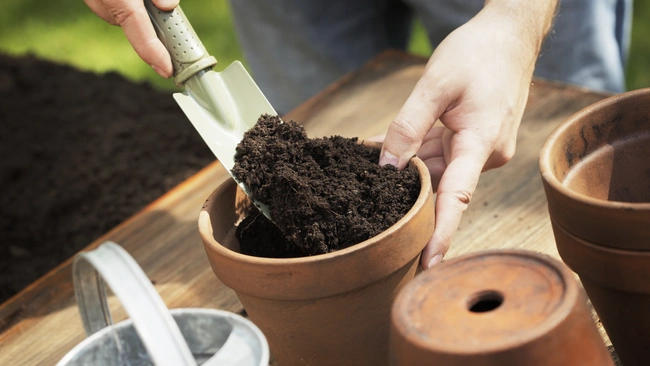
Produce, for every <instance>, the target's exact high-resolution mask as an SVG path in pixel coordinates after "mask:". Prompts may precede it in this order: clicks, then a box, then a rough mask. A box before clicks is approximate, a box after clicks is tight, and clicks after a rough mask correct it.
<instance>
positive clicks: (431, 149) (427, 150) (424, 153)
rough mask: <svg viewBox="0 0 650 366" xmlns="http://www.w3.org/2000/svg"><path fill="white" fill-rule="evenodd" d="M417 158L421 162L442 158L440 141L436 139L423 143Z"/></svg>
mask: <svg viewBox="0 0 650 366" xmlns="http://www.w3.org/2000/svg"><path fill="white" fill-rule="evenodd" d="M417 156H418V158H420V159H422V160H427V159H431V158H435V157H440V156H443V148H442V139H440V138H436V139H433V140H429V141H425V142H424V143H423V144H422V146H420V150H418V152H417Z"/></svg>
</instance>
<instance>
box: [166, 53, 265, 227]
mask: <svg viewBox="0 0 650 366" xmlns="http://www.w3.org/2000/svg"><path fill="white" fill-rule="evenodd" d="M174 99H175V100H176V102H177V103H178V105H179V106H180V107H181V109H182V110H183V112H184V113H185V115H186V116H187V118H188V119H189V120H190V122H192V124H193V125H194V128H196V130H197V131H198V132H199V134H200V135H201V137H202V138H203V141H205V143H206V144H207V145H208V147H209V148H210V150H212V152H213V153H214V155H215V156H216V157H217V159H219V161H220V162H221V163H222V164H223V166H224V167H225V168H226V169H227V170H228V172H229V173H231V175H232V172H231V171H232V168H233V166H234V165H235V160H234V157H235V151H236V148H237V144H239V142H240V141H241V140H242V139H243V137H244V133H245V132H246V131H248V130H249V129H250V128H251V127H253V126H254V125H255V123H256V122H257V119H258V118H259V117H260V116H261V115H262V114H270V115H276V114H277V113H276V112H275V110H274V109H273V107H272V106H271V103H269V101H268V100H267V99H266V97H265V96H264V94H263V93H262V91H261V90H260V88H259V87H258V86H257V84H255V81H253V78H252V77H251V76H250V74H249V73H248V71H246V69H245V68H244V66H243V65H242V64H241V62H239V61H235V62H233V63H232V64H230V66H228V67H227V68H226V69H225V70H224V71H221V72H215V71H212V70H208V71H201V72H199V73H197V74H195V75H194V76H192V77H191V78H190V79H188V80H187V82H186V83H185V91H184V92H183V93H175V94H174ZM235 180H237V179H235ZM237 183H239V185H240V186H241V187H242V188H243V189H244V191H245V192H246V194H247V195H248V196H250V190H249V189H248V187H247V186H246V185H244V184H242V183H241V182H239V181H237ZM254 203H255V205H256V206H258V208H260V210H262V213H264V215H265V216H267V217H269V218H270V214H269V212H268V207H266V206H265V205H263V204H261V203H259V202H254Z"/></svg>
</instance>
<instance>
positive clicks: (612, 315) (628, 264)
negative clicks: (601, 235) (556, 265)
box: [553, 222, 650, 366]
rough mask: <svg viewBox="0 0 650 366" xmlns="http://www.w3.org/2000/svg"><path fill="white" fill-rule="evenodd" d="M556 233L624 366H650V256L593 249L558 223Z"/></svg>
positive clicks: (566, 258)
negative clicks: (649, 348)
mask: <svg viewBox="0 0 650 366" xmlns="http://www.w3.org/2000/svg"><path fill="white" fill-rule="evenodd" d="M553 231H554V233H555V241H556V242H557V247H558V251H559V252H560V255H561V256H562V258H563V259H564V261H565V262H566V264H567V265H569V267H571V268H572V269H573V270H574V271H575V272H576V273H579V274H580V280H581V281H582V284H583V285H584V287H585V290H586V291H587V293H588V294H589V298H590V299H591V302H592V304H593V305H594V309H596V312H597V313H598V315H599V316H600V320H601V321H602V323H603V326H604V327H605V329H606V330H607V334H608V335H609V338H610V340H611V341H612V344H613V345H614V347H615V348H616V353H617V354H618V356H619V357H620V359H621V360H622V361H623V364H624V365H625V366H628V365H650V352H648V345H650V331H649V329H650V328H649V327H650V281H648V279H650V252H640V251H629V250H621V249H612V248H608V247H605V246H602V245H596V244H592V243H589V242H586V241H584V240H581V239H580V238H578V237H576V236H574V235H571V234H570V233H568V232H567V231H566V230H564V229H563V228H562V227H560V226H559V225H557V224H556V223H555V222H553Z"/></svg>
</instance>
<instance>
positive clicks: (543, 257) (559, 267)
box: [391, 249, 581, 356]
mask: <svg viewBox="0 0 650 366" xmlns="http://www.w3.org/2000/svg"><path fill="white" fill-rule="evenodd" d="M495 255H508V256H514V257H524V258H532V259H533V260H536V261H538V262H540V263H542V264H544V265H548V266H549V268H552V269H553V270H554V271H555V272H557V274H558V277H559V278H560V279H561V281H562V284H563V287H564V291H563V301H562V302H561V303H560V304H559V305H558V306H557V307H556V308H555V309H553V311H552V313H551V314H550V315H549V316H548V318H547V319H546V321H544V322H542V323H540V324H539V325H538V326H537V327H535V328H532V329H531V331H529V332H528V333H527V334H526V337H525V338H518V339H516V340H510V341H511V342H510V343H504V344H501V345H497V346H495V347H494V348H489V349H488V348H485V349H479V350H466V349H463V348H462V347H459V348H456V349H453V350H451V349H449V348H445V347H444V346H443V347H439V345H436V344H431V343H427V342H426V341H424V340H423V339H422V338H419V337H415V336H413V334H414V333H413V332H405V331H403V330H400V332H401V333H402V336H404V334H406V335H407V336H405V337H406V339H408V340H409V341H410V342H412V343H414V344H417V345H418V346H419V347H422V348H423V349H429V350H432V351H434V352H439V353H446V354H450V355H457V356H471V355H478V354H484V353H490V354H497V353H500V352H504V351H506V350H508V349H510V348H512V347H513V345H518V346H519V347H517V348H525V347H527V346H528V345H530V344H533V343H534V342H536V341H538V340H539V339H541V338H543V337H545V336H546V335H547V334H549V333H551V332H552V330H553V329H556V328H557V327H559V326H561V325H562V323H563V321H564V320H565V319H567V318H570V315H571V313H572V312H573V311H574V309H575V304H576V302H577V301H579V297H580V293H581V292H580V287H579V286H578V283H577V281H576V280H574V278H573V274H572V273H571V271H570V270H569V268H568V267H567V266H566V265H564V264H562V262H561V261H559V260H557V259H555V258H553V257H551V256H549V255H547V254H543V253H539V252H534V251H530V250H524V249H489V250H480V251H477V252H472V253H469V254H465V255H462V256H460V257H456V258H453V259H450V260H449V261H447V263H453V262H456V261H460V260H468V259H473V258H476V257H481V256H495ZM438 268H442V267H441V266H440V265H439V266H436V267H434V268H431V269H430V270H427V271H425V272H424V273H422V274H420V276H418V277H416V278H415V280H413V281H411V283H410V284H407V286H405V287H404V289H402V291H401V292H400V294H399V295H398V297H397V298H396V299H395V302H394V305H393V311H392V313H391V322H392V323H393V326H395V327H397V328H398V329H403V328H405V325H404V323H403V322H399V321H397V322H396V321H395V318H396V317H400V316H402V314H397V313H396V311H397V309H396V306H395V304H397V303H398V301H399V300H400V299H401V298H403V297H404V296H406V292H409V291H412V289H413V288H415V284H414V283H415V281H417V280H418V278H419V279H420V280H423V278H424V275H425V274H426V273H431V272H436V271H439V270H442V269H438Z"/></svg>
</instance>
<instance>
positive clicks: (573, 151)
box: [540, 89, 650, 250]
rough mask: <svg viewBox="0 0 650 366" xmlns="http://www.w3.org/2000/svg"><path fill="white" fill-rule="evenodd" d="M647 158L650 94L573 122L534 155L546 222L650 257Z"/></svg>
mask: <svg viewBox="0 0 650 366" xmlns="http://www.w3.org/2000/svg"><path fill="white" fill-rule="evenodd" d="M649 157H650V89H642V90H637V91H633V92H629V93H624V94H620V95H617V96H614V97H610V98H607V99H605V100H603V101H601V102H598V103H595V104H593V105H591V106H589V107H587V108H585V109H583V110H581V111H580V112H578V113H576V114H575V115H573V116H571V117H570V118H569V119H568V120H567V121H565V122H564V123H562V124H561V125H560V126H559V127H558V128H557V129H556V130H555V131H554V132H553V133H552V134H551V135H550V137H549V138H548V139H547V141H546V143H545V144H544V146H543V147H542V151H541V155H540V169H541V172H542V178H543V181H544V188H545V191H546V197H547V200H548V209H549V212H550V215H551V217H552V218H553V219H554V220H555V221H556V222H557V224H559V225H560V226H562V227H563V228H565V229H567V230H568V231H569V232H571V233H572V234H574V235H576V236H578V237H579V238H582V239H584V240H586V241H588V242H592V243H595V244H600V245H604V246H608V247H612V248H620V249H636V250H650V224H649V223H650V189H649V188H648V187H650V158H649Z"/></svg>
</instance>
